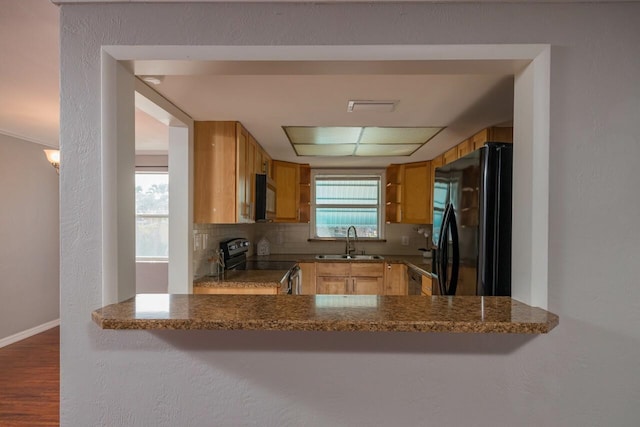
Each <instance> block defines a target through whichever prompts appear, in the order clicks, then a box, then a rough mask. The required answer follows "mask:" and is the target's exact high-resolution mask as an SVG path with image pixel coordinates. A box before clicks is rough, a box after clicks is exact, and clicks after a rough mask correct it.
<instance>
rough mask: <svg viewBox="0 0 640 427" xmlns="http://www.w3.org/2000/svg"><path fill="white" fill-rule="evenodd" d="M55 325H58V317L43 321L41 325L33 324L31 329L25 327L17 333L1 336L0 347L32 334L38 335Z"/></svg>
mask: <svg viewBox="0 0 640 427" xmlns="http://www.w3.org/2000/svg"><path fill="white" fill-rule="evenodd" d="M56 326H60V319H56V320H52V321H50V322H47V323H43V324H42V325H38V326H35V327H33V328H31V329H27V330H26V331H22V332H18V333H17V334H13V335H10V336H8V337H6V338H2V339H0V348H2V347H6V346H8V345H11V344H13V343H16V342H18V341H22V340H24V339H27V338H29V337H32V336H34V335H38V334H39V333H41V332H44V331H48V330H49V329H51V328H55V327H56Z"/></svg>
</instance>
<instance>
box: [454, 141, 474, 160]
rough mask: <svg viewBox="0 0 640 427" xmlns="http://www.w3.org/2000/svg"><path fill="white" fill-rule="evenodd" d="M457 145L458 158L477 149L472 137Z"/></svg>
mask: <svg viewBox="0 0 640 427" xmlns="http://www.w3.org/2000/svg"><path fill="white" fill-rule="evenodd" d="M457 147H458V159H459V158H460V157H464V156H466V155H467V154H469V153H471V152H472V151H474V150H475V148H473V144H472V143H471V139H465V140H464V141H462V142H461V143H460V144H458V146H457Z"/></svg>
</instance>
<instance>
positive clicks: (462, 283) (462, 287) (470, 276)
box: [456, 265, 478, 295]
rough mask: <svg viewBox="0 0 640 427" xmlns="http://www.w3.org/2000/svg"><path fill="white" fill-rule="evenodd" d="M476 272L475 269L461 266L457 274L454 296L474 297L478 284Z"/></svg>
mask: <svg viewBox="0 0 640 427" xmlns="http://www.w3.org/2000/svg"><path fill="white" fill-rule="evenodd" d="M477 271H478V270H476V268H475V267H466V266H464V265H463V266H461V267H460V271H459V272H458V286H457V288H456V295H475V294H476V285H477V283H478V278H477V277H476V276H477Z"/></svg>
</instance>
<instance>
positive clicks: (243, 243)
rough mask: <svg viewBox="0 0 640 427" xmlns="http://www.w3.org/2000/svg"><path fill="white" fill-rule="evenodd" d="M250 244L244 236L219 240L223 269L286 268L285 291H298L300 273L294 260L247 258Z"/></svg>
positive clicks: (290, 292)
mask: <svg viewBox="0 0 640 427" xmlns="http://www.w3.org/2000/svg"><path fill="white" fill-rule="evenodd" d="M250 245H251V244H250V243H249V241H248V240H247V239H244V238H235V239H229V240H224V241H222V242H220V249H221V250H222V256H223V260H224V266H225V267H224V268H225V270H245V271H249V270H286V271H288V273H287V276H286V281H287V293H288V294H292V293H299V289H300V274H299V268H298V266H297V263H296V262H295V261H268V260H259V261H258V260H247V251H248V250H249V246H250Z"/></svg>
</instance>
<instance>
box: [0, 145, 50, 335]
mask: <svg viewBox="0 0 640 427" xmlns="http://www.w3.org/2000/svg"><path fill="white" fill-rule="evenodd" d="M45 148H49V147H45V146H42V145H39V144H34V143H32V142H27V141H24V140H21V139H17V138H13V137H10V136H6V135H3V134H0V341H1V340H2V339H3V338H7V337H10V336H13V335H16V334H19V333H21V332H23V331H26V330H28V329H32V328H35V327H37V326H40V325H43V324H45V323H48V322H51V321H54V320H57V319H58V317H59V301H60V299H59V292H60V269H59V262H60V249H59V245H60V231H59V218H60V217H59V203H58V196H59V191H58V175H57V174H56V171H55V169H54V168H53V167H51V164H50V163H49V162H48V161H47V159H46V157H45V155H44V152H43V151H42V150H43V149H45ZM7 343H8V342H7Z"/></svg>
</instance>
